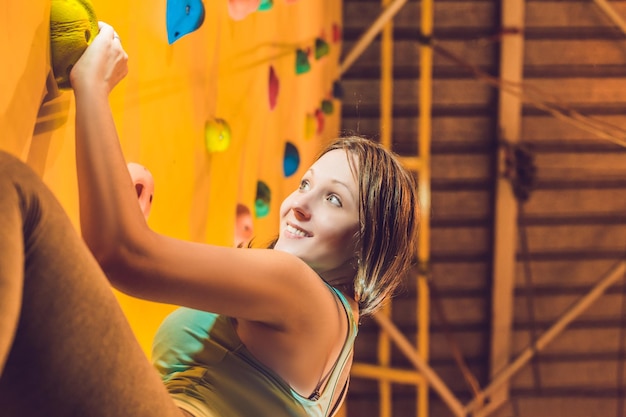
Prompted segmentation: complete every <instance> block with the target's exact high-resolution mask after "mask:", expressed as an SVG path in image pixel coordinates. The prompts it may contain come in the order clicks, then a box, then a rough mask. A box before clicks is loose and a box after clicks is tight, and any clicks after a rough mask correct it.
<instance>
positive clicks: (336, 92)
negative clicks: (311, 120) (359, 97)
mask: <svg viewBox="0 0 626 417" xmlns="http://www.w3.org/2000/svg"><path fill="white" fill-rule="evenodd" d="M333 97H335V98H336V99H338V100H341V99H342V98H343V86H342V85H341V81H339V80H337V81H335V82H333Z"/></svg>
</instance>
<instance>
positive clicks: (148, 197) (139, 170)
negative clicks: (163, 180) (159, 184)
mask: <svg viewBox="0 0 626 417" xmlns="http://www.w3.org/2000/svg"><path fill="white" fill-rule="evenodd" d="M127 167H128V172H129V173H130V178H131V179H132V181H133V186H134V187H135V191H136V192H137V199H138V200H139V207H140V208H141V212H142V213H143V216H144V217H145V218H146V219H147V218H148V216H149V215H150V209H151V208H152V198H153V197H154V178H153V177H152V174H151V173H150V171H148V170H147V169H146V168H145V167H144V166H142V165H140V164H137V163H135V162H129V163H128V164H127Z"/></svg>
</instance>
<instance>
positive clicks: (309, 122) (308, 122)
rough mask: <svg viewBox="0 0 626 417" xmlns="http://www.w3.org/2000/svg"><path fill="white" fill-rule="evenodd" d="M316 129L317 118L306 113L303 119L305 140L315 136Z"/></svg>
mask: <svg viewBox="0 0 626 417" xmlns="http://www.w3.org/2000/svg"><path fill="white" fill-rule="evenodd" d="M316 130H317V119H316V118H315V116H314V115H312V114H307V115H306V118H305V119H304V138H305V139H306V140H309V139H312V138H313V136H315V131H316Z"/></svg>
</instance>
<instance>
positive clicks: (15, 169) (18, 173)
mask: <svg viewBox="0 0 626 417" xmlns="http://www.w3.org/2000/svg"><path fill="white" fill-rule="evenodd" d="M33 179H35V180H36V181H39V180H40V179H39V177H38V175H37V174H36V173H35V171H33V170H32V169H31V168H30V167H29V166H28V165H26V164H25V163H24V162H22V161H21V160H20V159H18V158H17V157H15V156H14V155H11V154H10V153H8V152H5V151H2V150H0V180H1V181H5V180H9V181H11V182H13V183H16V182H17V183H21V182H22V181H31V180H33Z"/></svg>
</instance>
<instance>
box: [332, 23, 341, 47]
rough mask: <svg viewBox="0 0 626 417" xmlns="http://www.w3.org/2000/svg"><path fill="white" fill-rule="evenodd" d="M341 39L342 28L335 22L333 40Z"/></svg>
mask: <svg viewBox="0 0 626 417" xmlns="http://www.w3.org/2000/svg"><path fill="white" fill-rule="evenodd" d="M339 41H341V28H340V27H339V25H338V24H337V23H333V42H334V43H337V42H339Z"/></svg>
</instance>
